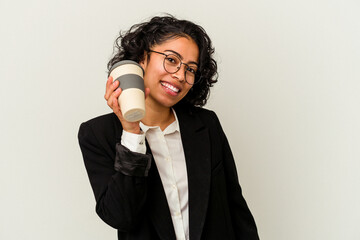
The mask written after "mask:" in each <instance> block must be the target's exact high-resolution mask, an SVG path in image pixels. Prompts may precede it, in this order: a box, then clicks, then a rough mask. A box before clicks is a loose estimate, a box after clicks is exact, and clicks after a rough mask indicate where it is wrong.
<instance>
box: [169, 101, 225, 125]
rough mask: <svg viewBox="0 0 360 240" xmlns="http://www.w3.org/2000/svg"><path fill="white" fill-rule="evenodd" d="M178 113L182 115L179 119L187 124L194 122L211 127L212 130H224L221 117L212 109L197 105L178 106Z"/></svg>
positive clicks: (176, 109)
mask: <svg viewBox="0 0 360 240" xmlns="http://www.w3.org/2000/svg"><path fill="white" fill-rule="evenodd" d="M175 111H176V114H177V115H178V116H179V115H180V116H181V117H180V118H179V119H180V120H179V121H183V122H184V123H186V124H190V123H193V124H195V125H199V123H200V125H202V126H205V127H207V128H209V129H210V130H211V131H222V128H221V124H220V121H219V118H218V117H217V115H216V113H215V112H214V111H212V110H209V109H206V108H202V107H195V106H177V107H176V108H175Z"/></svg>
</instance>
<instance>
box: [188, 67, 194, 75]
mask: <svg viewBox="0 0 360 240" xmlns="http://www.w3.org/2000/svg"><path fill="white" fill-rule="evenodd" d="M186 71H188V72H189V73H191V74H194V75H195V74H196V68H195V67H192V66H187V67H186Z"/></svg>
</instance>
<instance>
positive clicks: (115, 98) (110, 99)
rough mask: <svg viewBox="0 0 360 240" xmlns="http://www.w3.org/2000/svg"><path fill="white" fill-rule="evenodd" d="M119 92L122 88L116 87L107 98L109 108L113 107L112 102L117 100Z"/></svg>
mask: <svg viewBox="0 0 360 240" xmlns="http://www.w3.org/2000/svg"><path fill="white" fill-rule="evenodd" d="M121 92H122V89H121V88H118V89H116V90H115V91H114V92H112V94H111V95H110V97H109V98H108V100H107V104H108V106H109V107H110V108H111V109H113V107H114V104H113V103H114V101H115V102H116V103H117V102H118V98H119V96H120V94H121ZM117 105H118V104H117Z"/></svg>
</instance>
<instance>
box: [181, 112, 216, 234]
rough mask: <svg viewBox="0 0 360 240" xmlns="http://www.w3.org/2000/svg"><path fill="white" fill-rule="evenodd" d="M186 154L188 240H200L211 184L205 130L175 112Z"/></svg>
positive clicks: (188, 116) (186, 115) (192, 117)
mask: <svg viewBox="0 0 360 240" xmlns="http://www.w3.org/2000/svg"><path fill="white" fill-rule="evenodd" d="M176 114H177V117H178V120H179V125H180V132H181V139H182V143H183V147H184V152H185V159H186V166H187V174H188V188H189V231H190V239H192V240H199V239H200V237H201V233H202V230H203V227H204V223H205V218H206V211H207V207H208V199H209V194H210V181H211V176H210V173H211V159H210V139H209V132H208V129H207V128H206V127H205V126H204V124H203V123H202V122H201V120H200V119H199V118H198V117H197V116H196V115H192V114H190V113H188V112H187V111H186V110H184V111H181V110H180V109H179V110H178V111H176Z"/></svg>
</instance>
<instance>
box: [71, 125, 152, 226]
mask: <svg viewBox="0 0 360 240" xmlns="http://www.w3.org/2000/svg"><path fill="white" fill-rule="evenodd" d="M96 129H98V128H97V127H96V126H94V125H93V124H90V123H89V122H86V123H83V124H81V126H80V129H79V133H78V139H79V144H80V148H81V151H82V154H83V159H84V163H85V167H86V171H87V174H88V177H89V180H90V184H91V187H92V189H93V192H94V195H95V199H96V213H97V214H98V215H99V217H100V218H101V219H102V220H103V221H104V222H106V223H107V224H109V225H110V226H112V227H114V228H116V229H119V230H120V231H125V232H128V231H132V230H134V229H135V227H136V224H137V222H138V221H139V220H140V218H141V213H142V209H143V206H144V204H145V202H146V196H147V177H146V176H147V171H148V170H149V167H150V161H151V155H146V154H140V153H134V152H131V151H129V150H128V149H126V148H125V147H123V146H121V145H120V144H116V145H115V143H114V144H113V146H111V145H112V144H110V143H109V142H111V141H110V140H109V139H106V136H103V135H102V134H99V131H95V130H96ZM114 150H115V153H114Z"/></svg>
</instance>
